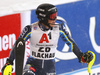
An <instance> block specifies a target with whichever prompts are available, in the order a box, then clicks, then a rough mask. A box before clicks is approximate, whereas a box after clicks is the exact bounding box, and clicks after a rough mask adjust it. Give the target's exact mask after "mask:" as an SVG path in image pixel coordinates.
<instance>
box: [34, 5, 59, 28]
mask: <svg viewBox="0 0 100 75" xmlns="http://www.w3.org/2000/svg"><path fill="white" fill-rule="evenodd" d="M36 15H37V18H38V19H39V22H40V23H43V24H45V25H47V26H48V27H50V25H49V24H48V19H50V20H55V19H56V18H57V8H56V7H55V6H54V5H52V4H41V5H39V6H38V7H37V9H36Z"/></svg>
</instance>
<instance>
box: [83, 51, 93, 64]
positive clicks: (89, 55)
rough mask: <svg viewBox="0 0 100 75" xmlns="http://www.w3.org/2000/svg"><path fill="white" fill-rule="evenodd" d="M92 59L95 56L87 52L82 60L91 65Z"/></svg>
mask: <svg viewBox="0 0 100 75" xmlns="http://www.w3.org/2000/svg"><path fill="white" fill-rule="evenodd" d="M92 59H93V55H92V54H90V53H88V52H85V53H84V54H83V56H82V58H81V61H82V62H84V63H89V62H90V61H91V60H92Z"/></svg>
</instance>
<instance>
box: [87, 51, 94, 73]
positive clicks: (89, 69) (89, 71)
mask: <svg viewBox="0 0 100 75" xmlns="http://www.w3.org/2000/svg"><path fill="white" fill-rule="evenodd" d="M87 53H92V55H93V59H92V60H91V61H90V63H88V73H89V75H91V67H92V65H93V64H94V62H95V54H94V53H93V52H92V51H88V52H87Z"/></svg>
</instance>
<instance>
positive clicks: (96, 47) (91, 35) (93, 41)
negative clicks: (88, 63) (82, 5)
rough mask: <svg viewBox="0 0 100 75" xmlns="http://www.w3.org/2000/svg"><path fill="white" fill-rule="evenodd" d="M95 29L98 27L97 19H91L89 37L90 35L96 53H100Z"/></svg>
mask: <svg viewBox="0 0 100 75" xmlns="http://www.w3.org/2000/svg"><path fill="white" fill-rule="evenodd" d="M95 27H96V18H95V17H91V18H90V27H89V35H90V39H91V43H92V45H93V48H94V49H95V51H96V52H98V53H100V46H98V45H97V43H96V41H95Z"/></svg>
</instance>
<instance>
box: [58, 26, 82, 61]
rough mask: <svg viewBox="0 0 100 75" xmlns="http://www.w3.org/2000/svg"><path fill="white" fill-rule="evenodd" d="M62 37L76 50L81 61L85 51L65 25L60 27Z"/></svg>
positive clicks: (75, 52)
mask: <svg viewBox="0 0 100 75" xmlns="http://www.w3.org/2000/svg"><path fill="white" fill-rule="evenodd" d="M59 32H60V37H61V38H62V40H63V41H64V42H65V43H66V44H67V45H68V46H69V47H70V49H71V50H72V51H73V52H74V54H75V55H76V56H77V57H78V59H79V61H81V57H82V55H83V53H82V52H81V50H80V49H79V48H78V46H77V45H76V43H75V41H74V40H73V39H72V37H71V36H70V35H69V32H68V31H67V29H66V28H65V27H64V26H61V27H60V30H59Z"/></svg>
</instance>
